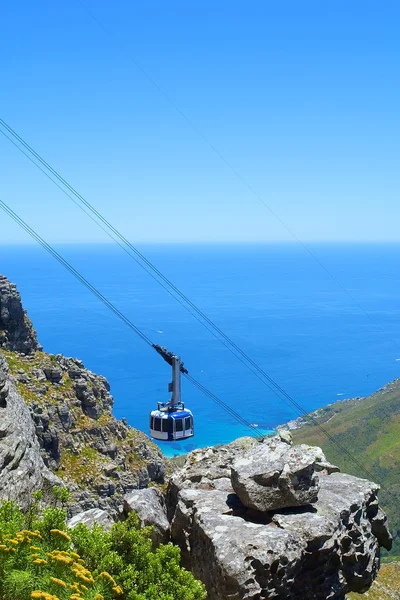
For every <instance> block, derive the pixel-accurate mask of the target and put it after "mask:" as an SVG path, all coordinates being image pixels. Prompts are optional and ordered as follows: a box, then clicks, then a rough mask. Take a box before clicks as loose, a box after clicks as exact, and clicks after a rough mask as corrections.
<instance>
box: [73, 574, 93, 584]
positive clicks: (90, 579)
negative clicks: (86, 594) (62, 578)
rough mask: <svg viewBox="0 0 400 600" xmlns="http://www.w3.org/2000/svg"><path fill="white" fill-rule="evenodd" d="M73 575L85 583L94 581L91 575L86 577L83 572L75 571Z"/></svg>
mask: <svg viewBox="0 0 400 600" xmlns="http://www.w3.org/2000/svg"><path fill="white" fill-rule="evenodd" d="M75 576H76V577H77V578H78V579H80V580H81V581H84V582H85V583H94V579H93V577H92V576H90V577H87V576H86V575H84V574H83V573H75Z"/></svg>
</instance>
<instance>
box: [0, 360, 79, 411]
mask: <svg viewBox="0 0 400 600" xmlns="http://www.w3.org/2000/svg"><path fill="white" fill-rule="evenodd" d="M2 354H4V356H5V358H6V360H7V363H8V367H9V369H10V373H11V375H14V376H15V377H17V376H18V375H20V374H21V373H20V371H23V372H24V373H25V374H26V375H27V376H28V377H30V376H31V371H32V369H43V368H46V367H54V365H56V364H57V358H56V356H55V355H54V354H45V353H44V352H35V353H33V354H31V355H29V357H21V356H19V355H17V354H16V353H15V352H10V351H9V350H4V349H2ZM16 387H17V390H18V392H19V393H20V394H21V396H22V397H23V399H24V400H25V402H26V404H28V405H29V404H31V403H32V402H37V403H38V404H40V405H42V406H48V405H49V404H50V405H53V406H57V404H58V402H59V400H58V397H62V396H65V397H73V396H74V392H73V387H74V383H73V381H72V379H71V378H70V377H69V375H68V374H67V373H64V374H63V376H62V379H61V381H60V382H59V383H57V384H52V383H50V382H48V381H46V382H39V381H37V380H35V378H31V377H30V380H29V384H28V383H23V382H22V381H17V382H16ZM55 396H57V397H55Z"/></svg>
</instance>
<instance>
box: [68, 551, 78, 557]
mask: <svg viewBox="0 0 400 600" xmlns="http://www.w3.org/2000/svg"><path fill="white" fill-rule="evenodd" d="M69 554H70V556H72V558H80V556H79V554H77V553H76V552H70V553H69Z"/></svg>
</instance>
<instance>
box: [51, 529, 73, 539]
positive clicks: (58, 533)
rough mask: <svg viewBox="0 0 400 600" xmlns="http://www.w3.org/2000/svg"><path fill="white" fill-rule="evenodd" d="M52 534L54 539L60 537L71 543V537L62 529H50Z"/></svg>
mask: <svg viewBox="0 0 400 600" xmlns="http://www.w3.org/2000/svg"><path fill="white" fill-rule="evenodd" d="M50 533H51V534H52V535H53V536H54V537H60V538H63V539H64V540H66V541H67V542H70V541H71V538H70V537H69V535H68V533H65V531H61V530H60V529H50Z"/></svg>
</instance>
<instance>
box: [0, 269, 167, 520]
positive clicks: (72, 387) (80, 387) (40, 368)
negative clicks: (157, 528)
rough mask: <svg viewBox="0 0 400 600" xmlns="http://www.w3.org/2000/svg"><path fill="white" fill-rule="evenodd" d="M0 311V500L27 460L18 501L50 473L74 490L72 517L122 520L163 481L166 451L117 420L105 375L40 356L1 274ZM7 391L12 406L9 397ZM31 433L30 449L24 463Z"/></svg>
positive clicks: (18, 303) (67, 360) (17, 298)
mask: <svg viewBox="0 0 400 600" xmlns="http://www.w3.org/2000/svg"><path fill="white" fill-rule="evenodd" d="M0 311H1V312H0V315H1V316H0V330H1V331H0V347H1V349H0V357H1V365H3V366H2V371H1V373H0V376H1V377H2V383H0V386H3V388H2V389H3V391H2V392H1V391H0V403H1V402H2V403H3V404H4V403H5V410H4V411H3V412H2V413H1V417H0V428H1V430H0V444H1V447H2V453H3V455H4V458H3V465H1V464H0V482H3V484H4V485H3V488H2V487H0V499H1V498H4V497H9V496H10V493H11V488H12V487H13V486H14V483H15V481H17V480H18V481H19V480H20V479H21V474H22V473H25V471H19V470H18V469H16V468H15V466H16V465H17V464H20V463H21V464H25V463H24V460H25V461H27V460H28V457H30V458H29V460H30V461H31V462H30V463H29V464H30V465H31V466H30V467H29V469H30V470H29V473H28V471H26V473H28V475H27V481H26V482H22V481H21V482H19V483H18V485H17V486H16V487H15V495H14V496H13V497H15V498H21V494H22V495H23V496H24V497H28V496H29V490H30V489H32V490H33V489H35V488H36V487H37V486H39V487H40V485H39V484H40V482H41V481H43V484H44V483H45V481H44V478H43V476H42V474H46V477H47V479H51V480H52V481H58V482H60V484H61V483H62V485H65V486H66V487H67V488H68V489H69V490H70V492H71V502H70V504H69V506H68V508H69V511H70V514H71V516H72V515H74V514H76V513H79V512H82V511H87V510H90V509H101V510H107V511H108V512H109V514H110V515H111V516H112V517H113V518H118V517H119V515H120V514H121V512H122V510H123V497H124V495H125V494H127V493H128V492H130V491H131V490H134V489H138V488H144V487H147V485H148V484H149V483H150V482H151V481H155V482H159V483H162V482H163V481H164V475H165V458H164V456H163V454H162V453H161V452H160V450H159V449H158V448H157V446H156V445H155V444H153V443H152V442H151V441H150V440H149V438H148V437H147V436H146V435H145V434H144V433H142V432H140V431H138V430H136V429H134V428H132V427H130V426H129V425H128V423H127V422H126V421H125V420H122V421H119V420H117V419H116V418H115V417H114V416H113V414H112V406H113V398H112V396H111V395H110V386H109V383H108V381H107V380H106V379H105V378H104V377H101V376H99V375H96V374H95V373H92V372H91V371H89V370H87V369H85V367H84V365H83V363H82V362H81V361H80V360H77V359H74V358H66V357H64V356H62V355H61V354H59V355H50V354H46V353H45V352H42V351H40V345H39V343H38V341H37V339H36V334H35V332H34V330H33V328H32V326H31V325H30V321H29V319H28V317H27V315H26V313H25V311H24V310H23V308H22V304H21V298H20V296H19V294H18V292H17V290H16V288H15V286H14V285H13V284H11V283H10V282H9V281H8V280H7V279H6V278H5V277H3V276H0ZM7 364H8V368H7V366H6V365H7ZM8 369H9V372H8ZM10 393H11V398H12V399H13V402H12V403H11V404H10V403H9V401H7V400H6V399H5V394H7V396H8V395H9V394H10ZM2 398H3V399H2ZM1 410H2V409H1ZM10 432H11V433H10ZM26 435H27V436H28V440H29V444H30V446H29V447H31V448H32V452H28V455H26V456H25V458H24V455H25V450H24V448H25V442H26V441H27V440H25V439H23V438H25V437H26ZM19 438H21V439H20V440H19ZM18 440H19V441H18ZM27 443H28V442H27ZM33 449H34V452H33ZM19 454H21V459H19V458H18V456H19ZM7 465H8V466H7ZM41 473H42V474H41ZM47 479H46V480H47ZM61 480H62V482H61ZM29 482H30V483H29ZM28 483H29V485H28ZM18 486H23V490H22V489H19V488H18ZM10 497H11V496H10Z"/></svg>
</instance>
